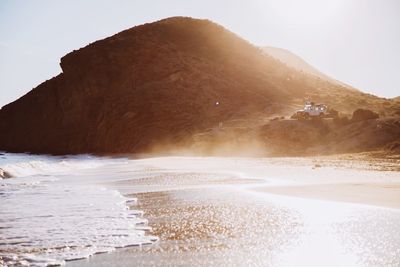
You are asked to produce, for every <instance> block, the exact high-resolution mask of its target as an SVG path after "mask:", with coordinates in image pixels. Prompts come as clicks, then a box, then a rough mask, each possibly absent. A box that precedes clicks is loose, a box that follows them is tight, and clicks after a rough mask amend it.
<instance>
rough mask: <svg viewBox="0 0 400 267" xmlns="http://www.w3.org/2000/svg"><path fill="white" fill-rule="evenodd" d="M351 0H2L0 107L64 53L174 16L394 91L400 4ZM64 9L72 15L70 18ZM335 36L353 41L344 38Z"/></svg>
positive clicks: (54, 68) (356, 83) (53, 71)
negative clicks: (145, 0) (152, 0)
mask: <svg viewBox="0 0 400 267" xmlns="http://www.w3.org/2000/svg"><path fill="white" fill-rule="evenodd" d="M356 2H357V1H344V0H340V1H328V2H325V3H323V4H321V3H320V2H319V1H316V0H307V1H302V2H301V3H298V2H296V1H291V0H286V1H283V2H279V3H276V2H275V3H273V1H259V0H254V1H251V2H249V3H246V6H243V4H241V3H240V1H221V2H218V3H212V2H211V1H206V2H203V3H202V4H199V3H194V2H185V4H182V3H179V1H178V0H175V1H172V2H171V1H170V2H169V3H168V4H167V3H163V2H162V1H157V3H156V4H135V3H132V2H129V1H120V2H118V3H119V5H116V4H112V3H111V2H107V1H102V2H100V3H98V4H96V7H95V8H94V7H93V6H94V5H95V1H87V2H85V3H79V2H77V1H76V2H75V1H70V2H68V3H61V4H60V3H59V4H56V3H52V2H51V1H47V0H46V1H39V2H37V1H36V2H24V1H3V2H2V3H1V4H0V14H1V18H0V21H1V23H0V33H1V38H0V47H1V50H0V58H1V60H0V88H2V89H1V90H0V107H1V106H4V105H6V104H8V103H10V102H12V101H14V100H16V99H18V98H19V97H21V96H23V95H24V94H26V93H27V92H29V91H30V90H31V89H33V88H35V87H36V86H38V85H39V84H41V83H42V82H44V81H46V80H48V79H50V78H52V77H53V76H56V75H58V74H59V73H61V68H60V66H59V61H60V58H61V57H62V56H64V55H65V54H67V53H69V52H71V51H73V50H77V49H79V48H82V47H84V46H86V45H88V44H89V43H92V42H94V41H96V40H99V39H103V38H106V37H108V36H111V35H114V34H116V33H118V32H120V31H123V30H125V29H128V28H131V27H134V26H137V25H141V24H144V23H149V22H154V21H157V20H160V19H164V18H168V17H173V16H189V17H193V18H200V19H209V20H211V21H213V22H215V23H218V24H220V25H222V26H224V27H225V28H227V29H228V30H230V31H232V32H234V33H236V34H237V35H239V36H240V37H242V38H244V39H246V40H248V41H249V42H251V43H252V44H255V45H257V46H272V47H279V48H283V49H286V50H289V51H290V52H292V53H294V54H296V55H298V56H299V57H301V58H303V59H304V60H305V61H306V62H307V63H309V64H310V65H312V66H313V67H315V68H316V69H318V70H319V71H321V72H322V73H324V74H326V75H328V76H330V77H332V78H334V79H337V80H339V81H341V82H344V83H346V84H349V85H351V86H353V87H355V88H357V89H359V90H361V91H363V92H365V93H370V94H374V95H377V96H379V97H385V98H393V97H397V96H399V95H400V93H399V90H398V88H400V77H399V76H398V75H397V73H398V71H399V70H400V51H398V49H397V47H399V46H400V30H399V29H398V28H399V26H398V25H400V8H399V7H400V3H397V2H396V1H393V0H392V1H386V2H385V3H384V4H382V3H379V1H375V0H369V1H365V2H363V5H357V4H356ZM96 3H97V2H96ZM227 7H229V12H226V10H227ZM157 8H158V9H157ZM210 8H211V9H210ZM93 10H94V11H93ZM70 14H73V15H75V17H74V19H73V20H71V17H70ZM149 14H151V15H149ZM354 15H357V16H354ZM355 33H357V34H355ZM340 38H342V39H344V38H346V40H348V39H349V38H351V39H350V42H343V41H342V40H341V39H340ZM377 51H379V52H377ZM21 77H23V78H21Z"/></svg>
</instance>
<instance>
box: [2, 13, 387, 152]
mask: <svg viewBox="0 0 400 267" xmlns="http://www.w3.org/2000/svg"><path fill="white" fill-rule="evenodd" d="M60 65H61V68H62V73H61V74H59V75H58V76H56V77H54V78H52V79H50V80H48V81H45V82H44V83H42V84H40V85H39V86H38V87H36V88H35V89H33V90H32V91H30V92H29V93H28V94H26V95H25V96H23V97H21V98H20V99H18V100H17V101H15V102H13V103H11V104H9V105H6V106H4V107H3V108H2V109H1V110H0V127H1V129H2V130H1V131H0V150H5V151H10V152H33V153H51V154H76V153H142V152H151V151H163V150H167V148H168V147H174V148H178V147H191V146H192V145H194V143H195V142H196V136H198V135H199V134H200V135H201V134H202V133H204V132H207V131H209V130H210V129H214V128H218V127H221V125H224V126H225V125H231V126H235V127H239V126H240V127H247V128H248V127H253V126H255V125H259V124H260V123H262V121H263V120H265V118H267V117H268V116H270V115H272V114H277V113H280V114H282V113H285V112H287V113H291V112H292V111H293V109H294V107H295V106H296V105H299V104H301V103H302V101H303V98H304V97H306V96H315V97H318V99H316V101H320V100H321V101H324V100H325V101H327V102H329V101H333V99H339V98H340V97H343V99H345V100H346V101H347V102H343V101H341V102H340V105H339V106H340V107H343V108H346V107H350V106H351V107H353V106H354V103H356V102H357V101H359V100H360V98H362V101H361V102H360V103H361V104H360V107H364V106H363V105H366V106H368V103H370V102H371V101H384V100H381V99H379V98H377V97H374V96H370V95H366V94H363V93H361V92H358V91H355V90H348V89H347V88H345V87H341V86H340V85H337V84H331V83H330V82H329V81H324V80H321V79H319V78H315V77H309V76H307V75H304V74H303V73H301V72H299V71H297V70H295V69H292V68H289V67H287V66H286V65H285V64H283V63H282V62H280V61H278V60H276V59H274V58H273V57H270V56H267V55H265V53H263V52H262V51H261V49H259V48H257V47H255V46H253V45H251V44H249V43H248V42H247V41H245V40H243V39H241V38H239V37H238V36H236V35H235V34H233V33H231V32H229V31H228V30H226V29H224V28H223V27H221V26H219V25H217V24H214V23H212V22H210V21H208V20H197V19H191V18H182V17H176V18H169V19H165V20H161V21H158V22H154V23H150V24H145V25H141V26H137V27H134V28H131V29H128V30H126V31H123V32H120V33H118V34H116V35H114V36H112V37H109V38H106V39H104V40H100V41H97V42H94V43H92V44H90V45H88V46H86V47H84V48H82V49H79V50H77V51H73V52H71V53H69V54H67V55H66V56H64V57H63V58H62V59H61V63H60ZM328 88H329V90H328ZM328 104H329V103H328Z"/></svg>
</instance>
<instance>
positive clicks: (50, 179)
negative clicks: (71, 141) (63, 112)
mask: <svg viewBox="0 0 400 267" xmlns="http://www.w3.org/2000/svg"><path fill="white" fill-rule="evenodd" d="M127 162H128V160H127V159H109V158H96V157H92V156H70V157H54V156H35V155H26V154H4V155H1V156H0V168H1V169H3V170H4V171H6V172H7V173H8V174H10V175H11V176H12V178H9V179H2V180H0V266H3V265H8V266H12V265H18V266H20V265H29V266H47V265H52V264H55V265H58V264H63V263H64V262H65V261H68V260H74V259H80V258H85V257H88V256H90V255H93V254H95V253H101V252H108V251H111V250H114V249H115V248H118V247H126V246H132V245H143V244H150V243H153V242H155V241H156V238H155V237H151V236H148V235H146V233H145V231H144V230H143V229H144V227H143V225H146V224H147V221H146V219H144V218H142V217H141V214H140V212H137V211H135V212H132V211H131V210H130V209H129V208H128V205H130V204H132V203H134V202H135V199H128V198H126V197H124V196H122V195H121V194H120V193H119V192H118V191H116V190H112V189H109V188H107V187H106V186H104V182H105V181H107V180H108V179H115V175H112V173H106V172H104V169H107V168H103V170H102V172H99V171H98V170H99V169H101V167H104V166H105V167H110V168H111V167H114V168H118V166H122V165H124V164H126V163H127ZM99 181H101V183H100V182H99Z"/></svg>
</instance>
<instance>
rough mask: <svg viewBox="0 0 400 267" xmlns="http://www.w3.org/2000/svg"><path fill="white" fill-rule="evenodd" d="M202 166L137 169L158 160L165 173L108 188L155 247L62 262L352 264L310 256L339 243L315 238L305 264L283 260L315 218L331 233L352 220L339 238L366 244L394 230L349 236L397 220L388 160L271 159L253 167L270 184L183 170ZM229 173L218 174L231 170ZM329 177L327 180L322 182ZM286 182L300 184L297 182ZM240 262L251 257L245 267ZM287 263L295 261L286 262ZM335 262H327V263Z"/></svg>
mask: <svg viewBox="0 0 400 267" xmlns="http://www.w3.org/2000/svg"><path fill="white" fill-rule="evenodd" d="M202 160H205V159H204V158H191V159H189V158H181V157H176V158H158V159H145V160H139V162H140V163H141V164H144V162H145V163H147V162H157V164H159V165H157V166H158V167H157V168H155V169H153V170H157V173H163V175H161V176H151V175H150V176H149V177H147V178H141V179H131V180H124V181H120V182H118V183H115V184H114V186H116V188H119V190H120V192H124V194H125V195H127V196H128V197H135V198H137V199H138V205H137V206H133V207H131V209H139V210H143V211H144V214H145V215H144V216H145V218H146V219H148V220H149V226H150V227H151V228H152V229H151V230H150V231H149V234H151V235H155V236H158V237H159V238H160V241H159V242H158V243H156V244H155V245H152V246H143V247H139V248H124V249H117V250H116V251H114V252H111V253H106V254H101V255H94V256H93V257H90V258H89V259H85V260H79V261H73V262H68V263H67V267H77V266H80V267H81V266H82V267H85V266H88V267H89V266H90V267H91V266H112V265H114V266H131V265H132V264H134V265H136V266H149V265H151V266H204V265H208V266H220V265H224V264H225V265H230V266H249V265H254V266H258V265H278V266H298V265H297V263H299V264H300V265H301V264H303V265H304V266H321V265H324V266H339V265H350V266H351V263H350V262H349V261H348V258H343V255H342V254H343V252H338V251H328V250H323V251H320V252H319V253H320V254H321V255H322V256H320V257H318V255H317V256H315V255H314V254H315V253H316V250H318V249H320V250H321V248H323V247H324V246H326V245H327V244H328V243H329V242H336V241H332V240H331V239H330V238H331V237H329V238H327V240H324V239H323V238H322V241H321V242H322V243H319V242H320V241H318V242H317V241H312V242H315V243H312V244H311V247H310V249H309V250H306V251H305V252H304V253H305V255H308V256H309V257H308V258H296V257H295V256H290V257H288V256H287V255H286V253H294V252H293V251H295V250H296V249H295V248H294V247H296V245H294V244H297V243H298V242H300V241H301V238H302V235H304V234H303V232H304V231H309V230H307V229H308V227H309V226H308V224H311V225H313V224H314V223H315V222H314V221H317V222H318V225H319V226H318V227H317V228H316V229H319V228H320V227H322V228H329V229H330V227H331V226H329V225H325V223H327V222H326V221H328V222H329V224H344V225H347V224H348V223H352V224H350V225H348V226H346V227H349V230H348V231H350V232H346V233H345V236H346V238H347V236H352V235H357V236H356V237H354V238H357V239H360V238H364V237H361V236H358V235H362V236H367V238H373V236H372V233H373V234H375V232H376V234H379V235H384V234H387V231H392V230H391V228H382V229H378V230H376V229H372V230H371V229H370V230H365V231H366V232H360V233H359V232H357V231H352V227H355V226H357V227H359V228H362V229H364V228H365V222H364V221H363V220H365V219H364V217H365V216H366V218H369V217H373V218H374V220H376V221H377V223H379V220H386V221H388V220H389V221H392V217H393V216H394V217H395V218H400V217H399V216H400V203H399V201H398V192H400V179H399V172H397V171H388V169H389V170H390V169H391V166H392V163H390V162H389V163H387V162H386V163H385V162H381V163H380V164H375V165H374V166H371V165H370V163H369V162H366V161H357V160H355V161H353V162H352V163H348V162H347V164H345V163H346V162H345V160H340V159H338V158H337V157H335V158H331V157H330V158H329V157H328V158H327V157H319V158H315V157H314V158H305V159H304V158H294V159H293V158H289V159H287V158H268V159H262V160H260V161H259V162H257V164H255V166H252V167H251V169H253V168H255V169H257V168H259V167H260V166H261V167H262V168H263V169H262V170H263V172H262V173H261V174H260V175H261V176H265V177H270V176H271V177H272V176H274V177H273V178H274V179H272V180H268V179H267V180H263V179H261V178H260V177H258V176H257V175H256V173H247V176H246V178H243V177H242V176H243V174H241V175H239V176H237V177H230V178H227V177H225V178H224V177H221V176H223V175H222V174H219V175H210V174H208V175H205V176H203V175H201V171H200V170H199V169H196V168H194V167H193V166H189V165H190V164H187V163H188V162H192V161H200V162H201V161H202ZM225 160H229V159H221V158H214V159H213V160H212V161H211V162H212V164H211V165H210V166H209V169H208V170H207V172H210V173H212V172H213V170H214V169H215V168H217V167H218V166H220V165H221V163H223V162H224V161H225ZM218 161H221V162H218ZM231 161H234V165H232V166H235V165H237V166H238V167H237V168H238V169H240V168H242V167H241V164H244V163H243V162H246V161H252V160H251V159H231ZM288 163H291V164H288ZM342 163H343V164H342ZM354 163H356V165H357V166H355V164H354ZM213 164H215V166H214V165H213ZM222 166H223V165H222ZM232 166H224V167H226V168H228V169H230V168H231V171H235V168H234V167H232ZM177 169H179V171H177ZM150 170H151V169H150ZM189 170H191V172H189ZM203 171H204V170H203ZM245 171H249V170H245ZM257 172H260V170H257ZM329 173H330V175H329V176H328V177H324V176H326V175H327V174H329ZM292 176H297V177H295V178H296V179H295V178H293V177H292ZM336 176H338V177H336ZM297 178H299V179H297ZM316 181H319V182H320V183H319V184H318V183H316ZM121 189H122V190H121ZM353 192H354V193H353ZM378 195H379V197H378ZM317 200H327V201H317ZM352 203H353V204H352ZM298 206H299V207H300V208H299V207H298ZM386 208H390V209H386ZM299 212H300V213H299ZM302 213H304V214H305V215H302ZM358 214H363V215H362V217H360V218H359V219H357V221H352V220H353V219H351V218H352V217H353V216H361V215H358ZM365 214H366V215H365ZM309 216H311V217H312V220H311V221H308V220H309V218H308V217H309ZM327 218H328V219H327ZM388 218H389V219H388ZM313 220H314V221H313ZM321 220H322V226H321V225H320V224H321V222H320V221H321ZM329 220H332V222H331V221H329ZM384 223H385V222H382V224H384ZM354 225H355V226H354ZM311 229H313V228H311ZM393 230H395V229H393ZM313 231H314V229H313ZM329 231H331V230H329ZM346 231H347V230H346ZM317 235H318V236H319V235H320V234H317ZM370 235H371V237H369V236H370ZM324 238H325V237H324ZM335 238H336V237H335ZM332 239H334V238H333V237H332ZM324 242H326V243H324ZM368 242H371V240H369V239H368V240H367V241H365V243H363V244H361V245H362V248H361V247H360V248H358V247H356V248H354V249H363V250H365V251H364V252H363V253H371V251H370V250H373V248H369V246H371V244H370V243H368ZM396 242H397V241H391V243H389V245H388V246H389V247H390V246H392V245H393V246H397V245H398V244H397V243H396ZM358 245H360V244H358ZM308 253H309V254H308ZM379 253H381V252H380V251H379ZM385 253H386V252H385ZM317 254H318V253H317ZM351 256H352V257H356V256H355V255H351ZM244 258H246V259H249V260H248V261H247V262H243V259H244ZM288 258H293V259H296V260H298V262H286V260H287V259H288ZM331 259H332V262H327V260H328V261H329V260H331ZM333 259H335V260H333ZM361 260H362V261H365V262H364V263H365V264H366V265H368V264H369V265H371V264H372V265H382V264H383V265H385V264H387V263H388V262H390V261H391V262H396V259H395V258H393V257H392V256H390V255H388V256H387V257H386V258H385V259H379V258H376V259H369V258H367V257H366V258H365V259H364V258H362V259H361ZM302 261H303V262H302ZM397 261H398V258H397Z"/></svg>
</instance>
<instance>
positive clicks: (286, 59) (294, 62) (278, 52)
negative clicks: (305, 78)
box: [262, 46, 356, 90]
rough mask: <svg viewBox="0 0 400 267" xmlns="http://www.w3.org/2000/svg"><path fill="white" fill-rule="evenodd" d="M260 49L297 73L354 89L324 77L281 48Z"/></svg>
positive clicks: (299, 58)
mask: <svg viewBox="0 0 400 267" xmlns="http://www.w3.org/2000/svg"><path fill="white" fill-rule="evenodd" d="M262 49H263V51H264V52H265V53H266V54H267V55H269V56H271V57H273V58H275V59H277V60H279V61H281V62H282V63H284V64H286V65H287V66H288V67H291V68H294V69H296V70H298V71H302V72H304V73H307V74H310V75H314V76H315V77H318V78H320V79H323V80H326V81H329V82H331V83H334V84H337V85H340V86H345V87H347V88H349V89H354V88H352V87H351V86H349V85H347V84H345V83H342V82H340V81H337V80H335V79H333V78H331V77H329V76H328V75H325V74H324V73H322V72H320V71H319V70H317V69H316V68H314V67H313V66H311V65H310V64H309V63H307V62H306V61H305V60H304V59H302V58H301V57H299V56H298V55H296V54H294V53H292V52H290V51H289V50H286V49H283V48H278V47H272V46H265V47H262ZM354 90H356V89H354Z"/></svg>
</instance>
